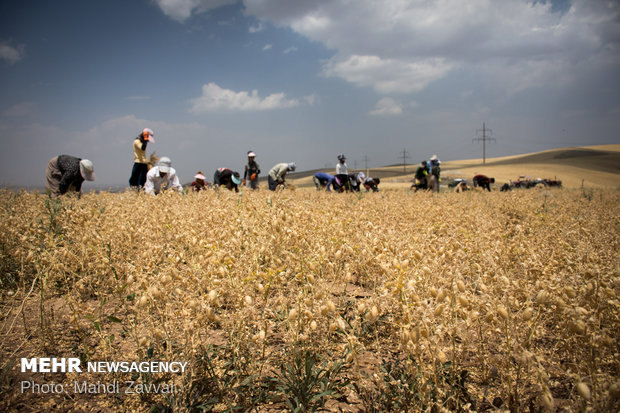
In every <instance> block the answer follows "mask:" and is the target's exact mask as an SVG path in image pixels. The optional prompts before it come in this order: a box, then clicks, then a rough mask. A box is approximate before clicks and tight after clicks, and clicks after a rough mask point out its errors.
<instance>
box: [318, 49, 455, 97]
mask: <svg viewBox="0 0 620 413" xmlns="http://www.w3.org/2000/svg"><path fill="white" fill-rule="evenodd" d="M450 68H451V65H450V64H448V63H446V62H445V60H444V59H427V60H420V61H415V60H411V61H406V60H404V59H382V58H381V57H379V56H358V55H353V56H350V57H349V58H348V59H346V60H338V59H337V58H333V59H331V60H330V61H329V62H328V63H327V64H326V65H325V67H324V74H325V75H326V76H337V77H341V78H343V79H345V80H347V81H348V82H351V83H354V84H356V85H358V86H370V87H373V88H374V89H375V90H376V91H377V92H379V93H413V92H418V91H420V90H422V89H424V88H425V87H426V86H427V85H428V84H429V83H430V82H432V81H433V80H436V79H439V78H441V77H443V76H444V75H445V73H447V72H448V71H449V70H450Z"/></svg>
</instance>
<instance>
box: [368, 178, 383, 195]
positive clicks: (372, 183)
mask: <svg viewBox="0 0 620 413" xmlns="http://www.w3.org/2000/svg"><path fill="white" fill-rule="evenodd" d="M380 183H381V179H379V178H366V182H364V188H366V192H368V191H370V190H371V189H372V192H379V187H378V185H379V184H380Z"/></svg>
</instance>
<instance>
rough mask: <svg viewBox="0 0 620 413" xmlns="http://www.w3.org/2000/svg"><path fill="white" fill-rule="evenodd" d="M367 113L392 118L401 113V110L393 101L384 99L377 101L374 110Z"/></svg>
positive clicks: (387, 98)
mask: <svg viewBox="0 0 620 413" xmlns="http://www.w3.org/2000/svg"><path fill="white" fill-rule="evenodd" d="M368 113H369V114H371V115H374V116H393V115H400V114H401V113H403V108H402V107H401V105H400V104H399V103H398V102H396V101H395V100H394V99H392V98H389V97H385V98H383V99H381V100H379V101H378V102H377V104H376V105H375V108H374V109H373V110H371V111H370V112H368Z"/></svg>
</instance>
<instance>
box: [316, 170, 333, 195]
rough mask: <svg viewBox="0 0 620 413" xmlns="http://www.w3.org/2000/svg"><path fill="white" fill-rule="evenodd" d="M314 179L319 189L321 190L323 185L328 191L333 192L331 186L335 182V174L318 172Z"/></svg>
mask: <svg viewBox="0 0 620 413" xmlns="http://www.w3.org/2000/svg"><path fill="white" fill-rule="evenodd" d="M312 181H313V182H314V186H316V190H317V191H320V190H321V188H322V187H325V190H326V191H327V192H331V191H332V189H331V186H332V184H333V182H334V175H330V174H328V173H325V172H317V173H315V174H314V176H313V177H312Z"/></svg>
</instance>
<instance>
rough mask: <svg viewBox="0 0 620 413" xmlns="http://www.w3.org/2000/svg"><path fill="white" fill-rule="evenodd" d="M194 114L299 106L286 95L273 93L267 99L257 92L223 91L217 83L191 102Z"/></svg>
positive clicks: (297, 102) (204, 88) (205, 86)
mask: <svg viewBox="0 0 620 413" xmlns="http://www.w3.org/2000/svg"><path fill="white" fill-rule="evenodd" d="M191 104H192V107H191V111H192V112H193V113H204V112H210V111H218V110H229V111H261V110H274V109H286V108H292V107H295V106H299V105H300V102H299V101H298V100H297V99H287V98H286V95H285V94H284V93H273V94H271V95H269V96H267V97H265V98H261V97H260V96H259V95H258V91H257V90H253V91H252V92H251V93H248V92H246V91H241V92H235V91H234V90H230V89H222V88H221V87H219V86H218V85H216V84H215V83H209V84H207V85H204V86H203V87H202V96H200V97H199V98H196V99H192V100H191Z"/></svg>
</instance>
